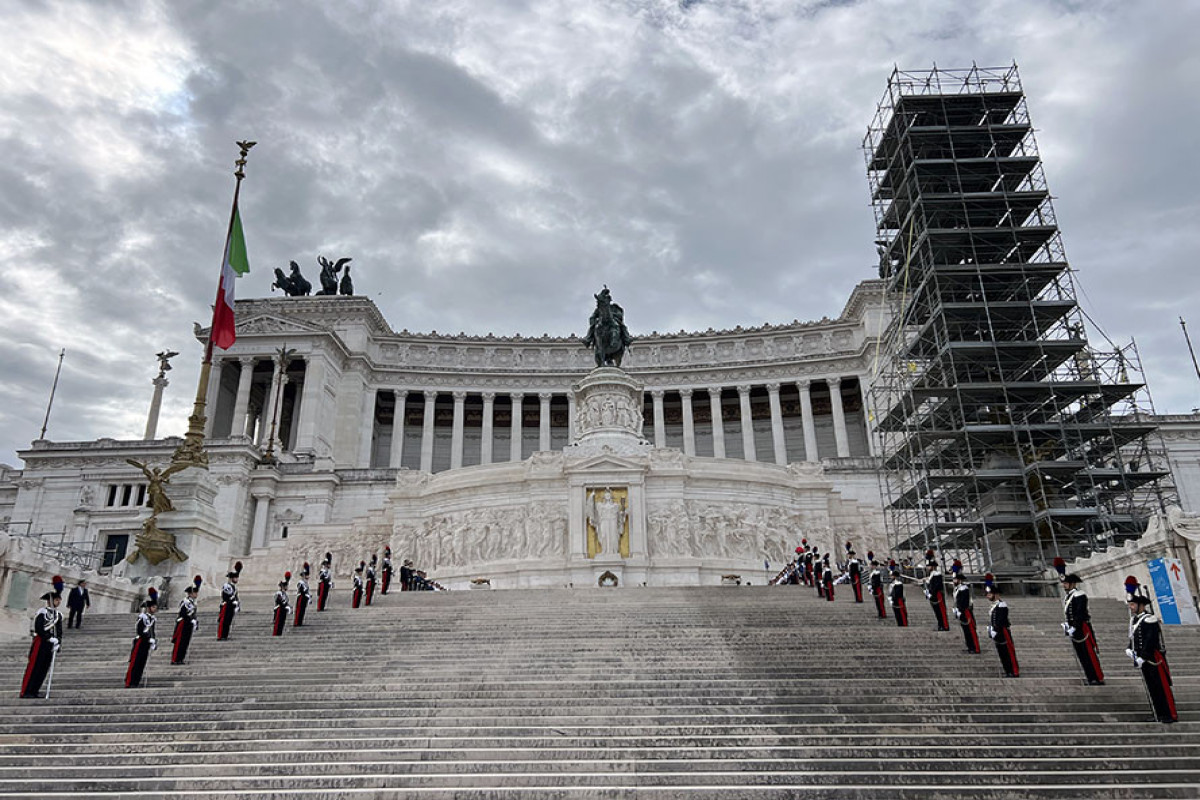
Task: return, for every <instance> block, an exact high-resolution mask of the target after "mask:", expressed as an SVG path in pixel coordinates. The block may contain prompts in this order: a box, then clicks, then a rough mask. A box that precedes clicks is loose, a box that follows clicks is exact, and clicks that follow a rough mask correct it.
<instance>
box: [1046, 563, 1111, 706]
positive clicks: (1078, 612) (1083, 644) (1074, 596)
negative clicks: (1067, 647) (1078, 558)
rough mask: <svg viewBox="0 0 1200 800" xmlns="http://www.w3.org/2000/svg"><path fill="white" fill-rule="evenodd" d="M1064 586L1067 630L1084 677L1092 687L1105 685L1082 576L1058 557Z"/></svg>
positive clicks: (1056, 564)
mask: <svg viewBox="0 0 1200 800" xmlns="http://www.w3.org/2000/svg"><path fill="white" fill-rule="evenodd" d="M1054 568H1055V569H1056V570H1058V574H1059V576H1060V578H1059V580H1060V581H1061V582H1062V586H1063V592H1064V594H1063V624H1062V628H1063V633H1064V634H1065V635H1066V637H1067V638H1068V639H1070V640H1071V646H1072V647H1073V648H1074V649H1075V658H1077V659H1078V660H1079V667H1080V669H1082V670H1083V679H1084V680H1085V681H1087V684H1088V686H1103V685H1104V670H1103V669H1101V668H1100V648H1099V646H1098V645H1097V643H1096V632H1095V630H1093V628H1092V615H1091V614H1090V613H1089V612H1088V598H1087V595H1086V594H1084V592H1082V591H1081V590H1080V589H1079V584H1080V578H1079V576H1078V575H1076V574H1075V573H1073V572H1072V573H1071V574H1069V575H1068V574H1067V562H1066V561H1064V560H1063V559H1062V558H1056V559H1054Z"/></svg>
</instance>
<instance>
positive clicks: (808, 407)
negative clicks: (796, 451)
mask: <svg viewBox="0 0 1200 800" xmlns="http://www.w3.org/2000/svg"><path fill="white" fill-rule="evenodd" d="M796 387H797V388H799V389H800V417H801V422H802V423H803V424H804V460H805V461H820V460H821V456H820V455H819V454H818V453H817V424H816V421H815V420H814V419H813V410H812V381H797V382H796Z"/></svg>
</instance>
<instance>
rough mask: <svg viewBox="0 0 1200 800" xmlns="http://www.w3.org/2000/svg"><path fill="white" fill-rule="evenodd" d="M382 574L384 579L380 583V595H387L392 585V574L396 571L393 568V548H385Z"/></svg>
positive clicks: (381, 568)
mask: <svg viewBox="0 0 1200 800" xmlns="http://www.w3.org/2000/svg"><path fill="white" fill-rule="evenodd" d="M379 571H380V573H381V574H382V575H383V577H382V578H381V579H380V581H379V593H380V594H387V593H388V589H389V588H391V585H392V573H393V572H395V571H396V570H395V569H394V568H393V567H392V548H391V546H388V547H384V548H383V565H382V567H380V570H379Z"/></svg>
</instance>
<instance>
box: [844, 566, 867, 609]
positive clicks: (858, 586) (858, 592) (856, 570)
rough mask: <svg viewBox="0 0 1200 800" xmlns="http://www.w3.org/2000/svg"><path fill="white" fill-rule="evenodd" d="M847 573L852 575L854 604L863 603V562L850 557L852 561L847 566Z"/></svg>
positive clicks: (851, 583) (851, 584)
mask: <svg viewBox="0 0 1200 800" xmlns="http://www.w3.org/2000/svg"><path fill="white" fill-rule="evenodd" d="M846 571H847V572H849V573H850V588H851V589H853V590H854V602H856V603H861V602H862V601H863V591H862V562H861V561H859V560H858V559H857V558H855V557H854V556H850V561H849V562H848V563H847V564H846Z"/></svg>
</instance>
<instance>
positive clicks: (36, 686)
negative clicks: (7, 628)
mask: <svg viewBox="0 0 1200 800" xmlns="http://www.w3.org/2000/svg"><path fill="white" fill-rule="evenodd" d="M42 600H43V601H44V602H45V603H46V605H45V606H43V607H42V608H40V609H38V612H37V613H36V614H34V615H33V620H32V621H31V622H30V630H29V632H30V634H32V636H33V641H32V642H30V644H29V663H28V664H27V665H26V666H25V675H24V677H23V678H22V679H21V697H32V698H36V697H37V696H38V690H40V689H41V688H42V683H43V682H44V681H45V680H46V676H47V675H48V674H50V671H51V670H52V669H53V668H54V660H55V659H56V658H57V657H58V648H59V643H60V642H61V641H62V627H63V619H62V614H60V613H58V606H59V604H60V603H62V594H61V593H60V592H46V593H45V594H44V595H42ZM46 691H49V687H47V689H46Z"/></svg>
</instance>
